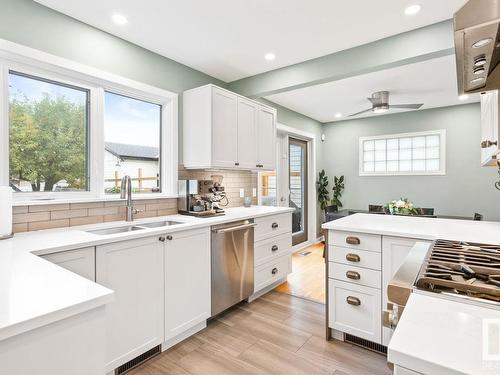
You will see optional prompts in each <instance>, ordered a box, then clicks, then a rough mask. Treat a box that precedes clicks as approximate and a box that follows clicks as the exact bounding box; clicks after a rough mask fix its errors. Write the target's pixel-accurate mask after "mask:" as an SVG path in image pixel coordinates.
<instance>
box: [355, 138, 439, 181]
mask: <svg viewBox="0 0 500 375" xmlns="http://www.w3.org/2000/svg"><path fill="white" fill-rule="evenodd" d="M429 135H438V136H439V166H440V169H439V170H437V171H389V172H388V171H383V172H375V171H370V172H365V171H364V169H363V168H364V159H363V156H364V155H363V153H364V142H366V141H376V140H381V139H385V140H388V139H395V138H398V139H400V138H413V137H421V136H429ZM411 150H413V148H412V149H411ZM398 161H400V160H399V159H398ZM358 167H359V176H363V177H365V176H443V175H446V130H445V129H439V130H426V131H420V132H412V133H397V134H384V135H376V136H367V137H359V145H358Z"/></svg>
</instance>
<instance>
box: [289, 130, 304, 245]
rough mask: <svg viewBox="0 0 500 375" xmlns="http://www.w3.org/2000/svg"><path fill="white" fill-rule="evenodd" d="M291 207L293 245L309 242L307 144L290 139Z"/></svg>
mask: <svg viewBox="0 0 500 375" xmlns="http://www.w3.org/2000/svg"><path fill="white" fill-rule="evenodd" d="M288 151H289V158H288V160H289V179H290V201H289V205H290V207H292V208H294V209H295V211H294V212H293V214H292V232H293V240H292V243H293V245H296V244H298V243H301V242H304V241H306V240H307V199H306V197H307V143H306V142H304V141H301V140H298V139H294V138H290V141H289V150H288Z"/></svg>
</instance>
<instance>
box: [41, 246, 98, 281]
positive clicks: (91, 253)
mask: <svg viewBox="0 0 500 375" xmlns="http://www.w3.org/2000/svg"><path fill="white" fill-rule="evenodd" d="M41 257H42V258H43V259H46V260H48V261H49V262H51V263H54V264H57V265H58V266H61V267H62V268H65V269H67V270H69V271H71V272H74V273H76V274H77V275H80V276H82V277H85V278H86V279H89V280H92V281H95V249H94V248H93V247H86V248H83V249H77V250H70V251H62V252H60V253H53V254H46V255H42V256H41Z"/></svg>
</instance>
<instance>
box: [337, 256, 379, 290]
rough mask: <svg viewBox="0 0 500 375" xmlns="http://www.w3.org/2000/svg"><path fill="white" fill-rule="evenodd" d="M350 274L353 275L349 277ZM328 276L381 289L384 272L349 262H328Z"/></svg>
mask: <svg viewBox="0 0 500 375" xmlns="http://www.w3.org/2000/svg"><path fill="white" fill-rule="evenodd" d="M348 275H350V276H351V277H348ZM328 277H329V278H331V279H337V280H340V281H345V282H347V283H353V284H359V285H365V286H369V287H372V288H377V289H380V287H381V285H382V274H381V272H380V271H375V270H370V269H368V268H361V267H356V266H351V265H348V264H341V263H333V262H328ZM356 277H358V279H356Z"/></svg>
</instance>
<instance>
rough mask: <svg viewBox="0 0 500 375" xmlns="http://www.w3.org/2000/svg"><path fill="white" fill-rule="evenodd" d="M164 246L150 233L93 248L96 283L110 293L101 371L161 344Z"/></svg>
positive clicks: (162, 335)
mask: <svg viewBox="0 0 500 375" xmlns="http://www.w3.org/2000/svg"><path fill="white" fill-rule="evenodd" d="M163 244H164V243H163V242H161V241H160V240H159V237H158V236H154V237H146V238H140V239H134V240H127V241H123V242H117V243H113V244H108V245H102V246H97V247H96V281H97V282H98V283H99V284H101V285H104V286H105V287H107V288H110V289H112V290H113V291H114V292H115V295H114V300H113V302H111V303H109V304H108V305H106V337H107V340H106V341H107V353H106V355H107V360H106V372H109V371H112V370H114V369H115V368H116V367H118V366H120V365H122V364H124V363H126V362H128V361H130V360H131V359H133V358H135V357H137V356H138V355H140V354H142V353H144V352H145V351H147V350H149V349H151V348H153V347H155V346H156V345H159V344H161V343H162V342H163V338H164V327H163V325H164V313H163V308H164V302H163V301H164V271H163V264H164V261H163V252H164V246H163Z"/></svg>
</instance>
